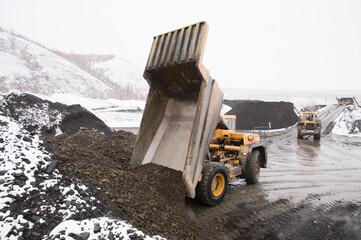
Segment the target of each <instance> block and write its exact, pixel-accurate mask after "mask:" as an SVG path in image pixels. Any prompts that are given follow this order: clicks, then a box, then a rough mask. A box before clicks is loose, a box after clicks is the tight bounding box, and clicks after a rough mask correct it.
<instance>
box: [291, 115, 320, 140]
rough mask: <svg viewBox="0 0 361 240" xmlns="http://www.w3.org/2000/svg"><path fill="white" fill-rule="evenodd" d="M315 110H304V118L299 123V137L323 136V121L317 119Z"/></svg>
mask: <svg viewBox="0 0 361 240" xmlns="http://www.w3.org/2000/svg"><path fill="white" fill-rule="evenodd" d="M316 117H317V115H316V113H315V112H303V113H302V119H301V121H300V122H298V123H297V137H298V138H300V139H302V138H303V136H307V135H308V136H313V137H314V139H320V138H321V122H320V121H318V120H316Z"/></svg>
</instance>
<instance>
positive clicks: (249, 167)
mask: <svg viewBox="0 0 361 240" xmlns="http://www.w3.org/2000/svg"><path fill="white" fill-rule="evenodd" d="M260 172H261V153H260V151H258V150H256V149H254V150H252V153H251V156H250V157H249V158H248V159H247V162H246V182H247V183H248V184H256V183H258V178H259V174H260Z"/></svg>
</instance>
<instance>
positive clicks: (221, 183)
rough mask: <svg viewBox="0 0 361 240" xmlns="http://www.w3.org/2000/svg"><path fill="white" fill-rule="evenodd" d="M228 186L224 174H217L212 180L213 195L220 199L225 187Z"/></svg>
mask: <svg viewBox="0 0 361 240" xmlns="http://www.w3.org/2000/svg"><path fill="white" fill-rule="evenodd" d="M225 186H226V179H225V178H224V176H223V174H221V173H217V174H216V175H215V176H214V177H213V179H212V186H211V191H212V195H213V196H215V197H218V196H220V195H221V194H222V192H223V191H224V187H225Z"/></svg>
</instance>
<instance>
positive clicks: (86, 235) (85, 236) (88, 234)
mask: <svg viewBox="0 0 361 240" xmlns="http://www.w3.org/2000/svg"><path fill="white" fill-rule="evenodd" d="M81 236H82V237H81V239H82V240H87V239H88V238H89V236H90V233H89V232H85V233H82V234H81Z"/></svg>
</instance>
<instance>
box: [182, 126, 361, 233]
mask: <svg viewBox="0 0 361 240" xmlns="http://www.w3.org/2000/svg"><path fill="white" fill-rule="evenodd" d="M268 157H269V165H268V168H267V169H262V172H261V177H260V183H259V184H257V185H246V183H245V182H244V181H243V180H238V182H235V184H237V185H235V186H232V187H231V188H230V191H229V192H228V193H227V195H226V197H225V199H224V202H223V203H222V204H221V205H219V206H216V207H214V208H207V207H203V206H200V205H199V204H198V203H197V202H196V201H193V200H189V201H188V204H187V207H188V214H189V215H190V216H191V217H192V218H193V219H195V220H197V219H198V220H200V221H209V223H212V224H211V225H213V226H218V227H219V228H220V229H219V230H220V232H222V234H220V236H217V237H218V238H220V239H241V238H246V239H264V238H266V239H291V238H292V239H318V238H320V239H359V238H360V236H361V139H359V138H349V137H336V136H322V139H321V140H320V141H313V138H308V139H297V137H296V130H295V129H294V128H292V129H290V130H286V131H285V132H278V133H270V137H269V141H268Z"/></svg>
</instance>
